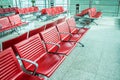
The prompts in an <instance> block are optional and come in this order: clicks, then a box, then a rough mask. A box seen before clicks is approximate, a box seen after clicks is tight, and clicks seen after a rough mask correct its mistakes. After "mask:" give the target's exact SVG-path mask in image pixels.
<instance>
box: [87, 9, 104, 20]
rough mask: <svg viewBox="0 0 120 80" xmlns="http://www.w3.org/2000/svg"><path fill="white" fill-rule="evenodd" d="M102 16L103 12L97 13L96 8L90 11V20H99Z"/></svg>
mask: <svg viewBox="0 0 120 80" xmlns="http://www.w3.org/2000/svg"><path fill="white" fill-rule="evenodd" d="M101 15H102V12H97V11H96V8H91V9H90V10H89V17H90V18H99V17H101Z"/></svg>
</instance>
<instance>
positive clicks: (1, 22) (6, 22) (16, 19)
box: [0, 15, 27, 32]
mask: <svg viewBox="0 0 120 80" xmlns="http://www.w3.org/2000/svg"><path fill="white" fill-rule="evenodd" d="M24 24H27V23H26V22H22V21H21V18H20V16H19V15H11V16H7V17H3V18H0V32H4V31H7V30H10V29H13V28H16V27H18V26H22V25H24Z"/></svg>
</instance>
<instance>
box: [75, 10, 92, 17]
mask: <svg viewBox="0 0 120 80" xmlns="http://www.w3.org/2000/svg"><path fill="white" fill-rule="evenodd" d="M89 10H90V8H87V9H84V10H82V11H81V13H78V14H76V15H75V16H78V17H83V16H85V15H86V14H88V13H89Z"/></svg>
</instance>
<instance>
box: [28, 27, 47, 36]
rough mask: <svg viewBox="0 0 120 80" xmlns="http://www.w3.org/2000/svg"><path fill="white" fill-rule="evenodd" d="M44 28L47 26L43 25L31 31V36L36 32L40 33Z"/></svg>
mask: <svg viewBox="0 0 120 80" xmlns="http://www.w3.org/2000/svg"><path fill="white" fill-rule="evenodd" d="M44 28H45V25H43V26H41V27H40V28H37V29H33V30H31V31H29V37H31V36H33V35H35V34H40V32H42V31H44Z"/></svg>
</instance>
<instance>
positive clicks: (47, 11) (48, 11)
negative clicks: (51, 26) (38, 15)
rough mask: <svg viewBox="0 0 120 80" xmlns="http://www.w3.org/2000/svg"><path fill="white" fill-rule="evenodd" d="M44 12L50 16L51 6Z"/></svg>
mask: <svg viewBox="0 0 120 80" xmlns="http://www.w3.org/2000/svg"><path fill="white" fill-rule="evenodd" d="M46 13H47V15H49V16H52V10H51V8H47V9H46Z"/></svg>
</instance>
